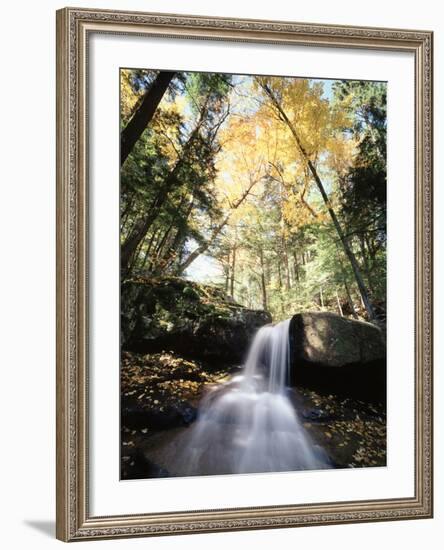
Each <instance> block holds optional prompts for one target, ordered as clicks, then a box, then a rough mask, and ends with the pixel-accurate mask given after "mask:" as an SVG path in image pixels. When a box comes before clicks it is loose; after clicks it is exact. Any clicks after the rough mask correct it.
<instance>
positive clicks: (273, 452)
mask: <svg viewBox="0 0 444 550" xmlns="http://www.w3.org/2000/svg"><path fill="white" fill-rule="evenodd" d="M289 328H290V320H286V321H282V322H281V323H278V324H276V325H268V326H265V327H262V328H260V329H259V330H258V332H257V333H256V335H255V337H254V340H253V342H252V344H251V347H250V350H249V352H248V356H247V359H246V361H245V365H244V367H243V370H242V373H241V374H240V375H238V376H234V377H233V378H231V379H230V380H229V381H228V382H226V383H224V384H220V385H219V386H217V387H215V388H213V389H211V390H210V391H209V392H208V393H207V394H206V395H205V397H204V398H203V399H202V401H201V404H200V406H199V413H198V417H197V420H196V422H195V423H194V424H193V425H192V426H191V427H190V428H189V429H188V433H187V436H186V439H184V440H183V441H182V442H181V448H180V449H178V455H177V460H176V464H177V468H176V469H177V472H178V473H177V475H204V474H222V473H254V472H256V473H258V472H282V471H294V470H312V469H320V468H328V467H330V466H329V461H328V459H327V457H326V455H325V453H324V452H323V450H322V449H321V448H320V447H319V446H316V445H314V443H313V441H312V440H311V438H310V436H309V435H308V433H307V431H306V430H305V428H304V427H303V425H302V423H301V421H300V420H299V418H298V415H297V412H296V409H295V405H294V403H293V401H292V400H291V396H290V392H289V388H288V377H289V365H290V345H289Z"/></svg>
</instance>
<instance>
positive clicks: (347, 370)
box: [290, 312, 386, 401]
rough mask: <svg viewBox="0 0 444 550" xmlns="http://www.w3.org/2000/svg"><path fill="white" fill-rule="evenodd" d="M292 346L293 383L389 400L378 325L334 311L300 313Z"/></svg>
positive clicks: (292, 332)
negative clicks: (342, 315)
mask: <svg viewBox="0 0 444 550" xmlns="http://www.w3.org/2000/svg"><path fill="white" fill-rule="evenodd" d="M290 346H291V351H292V354H291V355H292V360H291V378H292V381H293V383H294V384H295V385H300V386H304V385H305V386H307V387H313V388H316V389H323V390H325V391H327V392H336V393H340V394H346V395H351V396H354V397H359V398H363V399H370V400H376V401H385V397H386V344H385V335H384V333H383V331H382V330H381V329H380V328H379V327H377V326H375V325H373V324H371V323H366V322H364V321H357V320H354V319H349V318H347V317H341V316H340V315H336V314H335V313H331V312H307V313H298V314H296V315H294V316H293V318H292V320H291V324H290Z"/></svg>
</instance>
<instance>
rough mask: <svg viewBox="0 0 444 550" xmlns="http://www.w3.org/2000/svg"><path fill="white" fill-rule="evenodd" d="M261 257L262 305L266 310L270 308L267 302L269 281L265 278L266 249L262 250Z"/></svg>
mask: <svg viewBox="0 0 444 550" xmlns="http://www.w3.org/2000/svg"><path fill="white" fill-rule="evenodd" d="M259 259H260V261H261V288H262V307H263V309H264V310H265V311H267V309H268V303H267V283H266V280H265V263H264V251H263V250H262V248H261V250H260V253H259Z"/></svg>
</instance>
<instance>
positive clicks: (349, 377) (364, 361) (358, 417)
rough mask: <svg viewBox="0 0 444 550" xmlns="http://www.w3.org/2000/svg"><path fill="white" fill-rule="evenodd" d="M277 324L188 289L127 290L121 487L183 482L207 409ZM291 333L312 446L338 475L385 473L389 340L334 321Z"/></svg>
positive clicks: (315, 316)
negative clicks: (188, 452)
mask: <svg viewBox="0 0 444 550" xmlns="http://www.w3.org/2000/svg"><path fill="white" fill-rule="evenodd" d="M269 322H271V318H270V315H269V314H268V313H267V312H264V311H255V310H249V309H247V308H244V307H242V306H241V305H239V304H236V303H234V302H233V301H232V300H230V299H229V298H228V297H227V296H225V294H224V293H223V292H222V291H220V290H218V289H214V288H212V287H206V286H204V285H198V284H196V283H190V282H189V281H184V280H182V279H175V278H168V279H165V278H163V279H159V280H150V281H146V280H139V281H130V282H127V283H126V284H124V285H123V287H122V321H121V327H122V347H123V351H122V358H121V478H122V479H140V478H149V477H167V476H180V475H181V471H180V467H178V465H177V460H175V458H176V456H177V453H178V452H180V447H181V445H182V444H183V442H184V441H185V440H186V438H187V433H188V430H189V429H190V426H192V425H193V423H194V422H195V420H196V415H197V410H198V404H199V401H200V399H201V398H202V396H203V395H205V393H206V392H207V391H208V389H209V388H210V387H212V386H214V385H215V384H216V385H219V384H222V383H223V382H225V381H227V380H229V379H230V377H231V376H233V375H235V374H236V373H238V372H239V371H240V369H241V364H242V362H243V360H244V358H245V353H246V350H247V349H248V345H249V343H250V341H251V339H252V336H253V335H254V333H255V332H256V331H257V329H258V328H259V327H260V326H262V325H264V324H267V323H269ZM290 327H291V330H290V344H291V373H290V374H291V380H290V382H291V384H290V388H289V390H288V391H289V395H290V397H291V399H292V400H293V402H294V405H295V410H296V411H297V414H298V415H299V418H300V420H301V422H302V423H303V425H304V427H305V428H306V430H307V432H308V433H309V435H310V437H311V438H312V441H313V444H315V445H320V446H321V447H323V448H324V450H325V451H326V453H327V455H328V457H329V460H330V462H331V464H332V466H333V467H336V468H357V467H375V466H385V464H386V417H385V410H386V407H385V391H386V390H385V372H386V371H385V341H384V335H383V333H382V331H381V330H380V329H379V328H377V327H375V326H373V325H370V324H369V323H364V322H360V321H355V320H350V319H348V318H345V317H340V316H338V315H335V314H333V313H328V312H316V313H303V314H296V315H295V316H294V317H293V319H292V322H291V325H290ZM221 429H223V427H221ZM212 468H213V466H212V465H208V468H207V470H206V471H202V475H205V474H212V473H215V472H214V471H213V470H212Z"/></svg>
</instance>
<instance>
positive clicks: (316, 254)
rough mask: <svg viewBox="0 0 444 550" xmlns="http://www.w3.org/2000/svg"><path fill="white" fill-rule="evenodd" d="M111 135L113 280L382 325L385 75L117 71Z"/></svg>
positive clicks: (278, 314)
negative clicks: (206, 291) (159, 281)
mask: <svg viewBox="0 0 444 550" xmlns="http://www.w3.org/2000/svg"><path fill="white" fill-rule="evenodd" d="M159 96H160V97H159ZM148 107H149V109H148ZM141 120H142V122H140V121H141ZM134 128H138V130H137V132H136V134H137V133H138V135H137V138H136V139H135V140H134V135H135V134H134V132H133V130H134ZM129 135H132V139H133V140H134V143H133V145H132V147H131V148H130V149H129V148H128V147H127V145H125V147H127V149H125V151H126V152H125V153H124V144H128V139H129V138H128V136H129ZM121 140H122V158H121V163H122V168H121V217H120V223H121V272H122V279H127V278H131V277H148V278H150V277H159V276H162V275H174V276H180V277H186V278H192V279H195V280H198V281H205V282H208V283H210V284H213V285H215V286H219V287H221V288H223V289H224V290H225V292H226V293H227V294H229V295H231V296H232V297H233V299H234V300H236V301H238V302H240V303H242V304H244V305H246V306H248V307H251V308H263V309H266V310H269V311H270V312H271V313H272V315H273V318H274V319H276V320H277V319H283V318H285V317H287V316H289V315H291V314H293V313H295V312H297V311H305V310H309V309H310V310H313V309H320V310H322V309H325V310H332V311H336V312H338V313H340V314H341V315H350V316H354V317H356V318H358V317H360V318H364V319H368V320H371V321H376V322H384V318H385V302H386V298H385V281H386V85H385V84H384V83H381V82H363V81H322V80H316V79H306V78H293V77H291V78H290V77H285V78H284V77H262V76H261V77H255V76H239V75H227V74H213V73H188V72H174V73H166V72H159V71H148V70H129V69H123V70H121Z"/></svg>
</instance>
